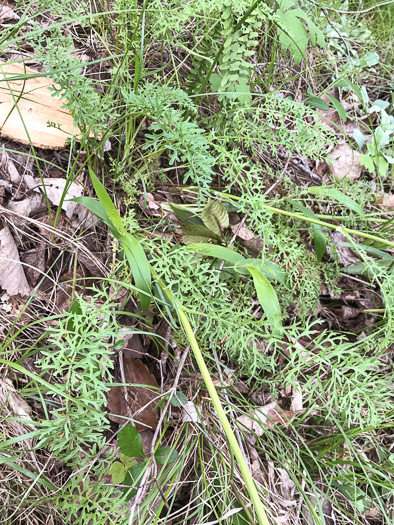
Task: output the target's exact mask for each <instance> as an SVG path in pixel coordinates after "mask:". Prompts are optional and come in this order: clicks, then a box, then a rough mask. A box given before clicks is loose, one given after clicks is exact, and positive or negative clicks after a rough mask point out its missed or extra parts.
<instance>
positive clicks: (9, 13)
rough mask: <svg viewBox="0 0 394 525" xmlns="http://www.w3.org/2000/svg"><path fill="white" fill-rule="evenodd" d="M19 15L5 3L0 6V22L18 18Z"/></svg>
mask: <svg viewBox="0 0 394 525" xmlns="http://www.w3.org/2000/svg"><path fill="white" fill-rule="evenodd" d="M20 18H21V17H20V16H19V15H17V14H16V13H15V11H14V10H13V9H11V7H8V6H7V5H2V6H0V24H3V23H4V22H7V21H9V20H20Z"/></svg>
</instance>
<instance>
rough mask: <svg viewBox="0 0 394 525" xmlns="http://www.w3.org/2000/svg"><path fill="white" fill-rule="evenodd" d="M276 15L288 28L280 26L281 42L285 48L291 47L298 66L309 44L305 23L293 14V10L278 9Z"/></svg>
mask: <svg viewBox="0 0 394 525" xmlns="http://www.w3.org/2000/svg"><path fill="white" fill-rule="evenodd" d="M276 15H277V17H278V18H279V20H280V21H281V22H282V24H283V26H284V28H285V30H286V31H284V30H282V29H281V28H279V27H278V33H279V42H280V43H281V46H282V47H283V48H284V49H286V48H288V49H290V52H291V54H292V55H293V57H294V63H295V65H296V66H297V65H298V64H299V63H300V62H301V60H302V59H303V58H304V55H305V51H306V48H307V44H308V34H307V32H306V29H305V27H304V24H303V23H302V22H301V21H300V20H299V19H298V18H297V17H296V16H294V15H293V14H292V10H289V11H286V12H284V11H282V9H278V10H277V11H276Z"/></svg>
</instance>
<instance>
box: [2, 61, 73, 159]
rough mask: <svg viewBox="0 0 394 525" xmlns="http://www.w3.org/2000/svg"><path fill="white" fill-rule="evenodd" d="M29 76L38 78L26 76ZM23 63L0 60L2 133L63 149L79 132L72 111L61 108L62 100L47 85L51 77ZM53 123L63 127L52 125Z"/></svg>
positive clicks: (52, 84) (15, 138)
mask: <svg viewBox="0 0 394 525" xmlns="http://www.w3.org/2000/svg"><path fill="white" fill-rule="evenodd" d="M22 75H23V77H25V76H26V75H36V78H27V79H23V77H22ZM39 75H41V74H40V73H39V72H37V71H36V70H34V69H32V68H30V67H26V66H24V65H23V64H8V63H5V62H0V136H3V137H7V138H9V139H12V140H15V141H17V142H21V143H22V144H32V145H33V146H35V147H37V148H44V149H61V148H64V147H65V145H66V141H67V138H71V136H72V135H73V134H74V135H75V136H77V137H78V136H79V135H80V131H79V129H78V128H74V121H73V118H72V116H71V115H70V113H69V112H68V111H67V110H65V109H62V105H63V101H62V100H60V99H58V98H57V97H56V96H52V95H53V92H52V91H50V90H49V89H48V88H49V87H50V86H56V84H54V83H53V82H52V80H51V79H49V78H46V77H43V76H39ZM48 122H54V123H56V124H57V125H59V127H60V128H61V129H58V128H55V127H49V126H48Z"/></svg>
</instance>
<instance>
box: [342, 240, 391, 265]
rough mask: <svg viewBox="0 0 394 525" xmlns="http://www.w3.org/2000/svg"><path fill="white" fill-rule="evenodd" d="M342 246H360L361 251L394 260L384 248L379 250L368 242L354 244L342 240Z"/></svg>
mask: <svg viewBox="0 0 394 525" xmlns="http://www.w3.org/2000/svg"><path fill="white" fill-rule="evenodd" d="M339 244H340V246H347V247H348V248H354V246H356V248H358V249H359V250H360V251H362V252H363V251H364V252H366V253H372V254H374V255H379V257H382V259H390V260H391V261H393V262H394V257H392V256H391V255H390V254H389V253H386V252H384V251H383V250H379V249H378V248H374V247H373V246H368V245H367V244H356V243H354V244H352V243H351V242H340V243H339Z"/></svg>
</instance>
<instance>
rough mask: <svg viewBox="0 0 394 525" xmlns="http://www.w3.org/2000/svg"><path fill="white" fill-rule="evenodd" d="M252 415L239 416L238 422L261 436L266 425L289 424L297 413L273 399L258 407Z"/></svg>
mask: <svg viewBox="0 0 394 525" xmlns="http://www.w3.org/2000/svg"><path fill="white" fill-rule="evenodd" d="M251 415H253V418H252V417H249V416H241V417H239V418H238V422H239V423H241V425H242V426H244V427H246V428H248V429H249V430H251V431H252V432H253V433H254V434H256V436H259V437H261V436H262V435H263V434H264V427H270V428H272V427H273V426H274V425H283V424H287V423H288V422H289V420H290V419H291V418H292V417H293V416H294V415H295V414H294V412H293V411H292V410H283V409H282V408H281V407H280V406H279V405H278V404H277V403H276V402H275V401H273V402H272V403H268V404H267V405H265V406H263V407H259V408H256V409H255V410H253V413H251Z"/></svg>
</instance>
